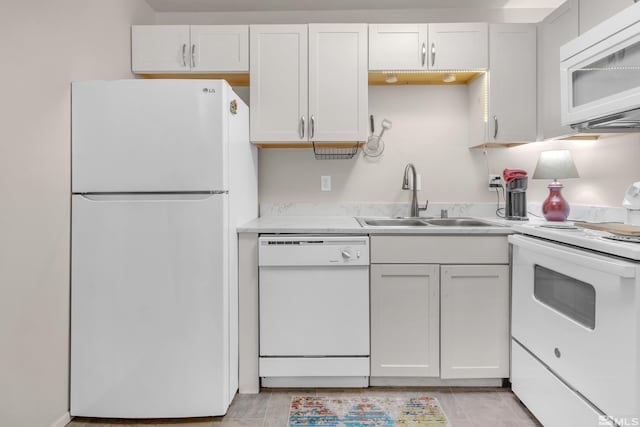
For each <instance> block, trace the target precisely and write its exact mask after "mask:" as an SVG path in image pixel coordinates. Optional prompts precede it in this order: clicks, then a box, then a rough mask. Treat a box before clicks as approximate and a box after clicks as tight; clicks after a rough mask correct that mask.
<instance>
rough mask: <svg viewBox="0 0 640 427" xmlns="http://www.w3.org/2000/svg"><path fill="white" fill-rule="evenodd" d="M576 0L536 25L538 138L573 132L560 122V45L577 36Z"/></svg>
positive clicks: (564, 4) (577, 14) (554, 136)
mask: <svg viewBox="0 0 640 427" xmlns="http://www.w3.org/2000/svg"><path fill="white" fill-rule="evenodd" d="M578 22H579V13H578V0H568V1H566V2H565V3H563V4H562V5H561V6H560V7H559V8H557V9H556V10H555V11H554V12H553V13H551V15H549V16H547V17H546V18H545V19H544V21H543V22H542V23H541V24H540V25H539V26H538V139H550V138H556V137H562V136H567V135H573V134H575V131H574V130H573V129H571V128H570V127H569V126H562V124H561V123H560V46H562V45H563V44H565V43H567V42H568V41H569V40H572V39H574V38H576V37H578Z"/></svg>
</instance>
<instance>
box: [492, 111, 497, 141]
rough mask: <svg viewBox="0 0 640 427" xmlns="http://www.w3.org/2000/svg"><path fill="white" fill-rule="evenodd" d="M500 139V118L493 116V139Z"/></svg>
mask: <svg viewBox="0 0 640 427" xmlns="http://www.w3.org/2000/svg"><path fill="white" fill-rule="evenodd" d="M497 137H498V116H493V139H496V138H497Z"/></svg>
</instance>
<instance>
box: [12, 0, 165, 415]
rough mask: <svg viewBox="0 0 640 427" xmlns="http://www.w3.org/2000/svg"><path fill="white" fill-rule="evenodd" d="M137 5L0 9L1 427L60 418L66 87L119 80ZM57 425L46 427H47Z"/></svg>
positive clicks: (87, 2) (78, 3)
mask: <svg viewBox="0 0 640 427" xmlns="http://www.w3.org/2000/svg"><path fill="white" fill-rule="evenodd" d="M153 22H154V13H153V11H151V10H150V8H149V7H148V6H147V4H146V3H145V2H144V1H143V0H109V1H100V0H58V1H50V0H3V1H2V2H1V4H0V40H1V42H0V57H1V58H2V61H1V62H2V71H0V75H1V76H2V78H1V79H0V117H1V119H0V122H1V123H2V124H1V125H0V195H1V196H2V199H1V200H2V201H1V202H0V236H1V237H0V292H1V295H0V425H2V426H11V427H20V426H25V427H27V426H28V427H41V426H44V427H48V426H52V425H60V424H61V423H63V421H64V418H65V415H66V413H67V411H68V376H69V368H68V363H69V361H68V356H69V352H68V346H69V222H70V218H69V203H70V165H69V160H70V114H69V112H70V96H69V94H70V92H69V88H70V82H71V81H72V80H82V79H102V78H104V79H115V78H130V77H131V74H130V72H129V70H130V59H129V58H130V54H129V52H130V47H129V46H130V39H129V26H130V25H131V24H132V23H153ZM56 423H57V424H56Z"/></svg>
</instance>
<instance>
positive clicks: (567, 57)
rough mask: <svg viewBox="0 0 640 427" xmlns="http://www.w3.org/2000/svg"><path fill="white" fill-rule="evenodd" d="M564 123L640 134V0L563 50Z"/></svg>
mask: <svg viewBox="0 0 640 427" xmlns="http://www.w3.org/2000/svg"><path fill="white" fill-rule="evenodd" d="M560 73H561V78H560V90H561V92H560V99H561V101H560V102H561V117H562V124H563V125H570V126H571V127H572V128H574V129H576V130H577V131H579V132H640V3H636V4H634V5H632V6H629V7H628V8H627V9H625V10H623V11H622V12H620V13H618V14H617V15H614V16H612V17H611V18H609V19H607V20H606V21H604V22H602V23H601V24H599V25H597V26H596V27H594V28H592V29H591V30H589V31H587V32H585V33H584V34H582V35H581V36H579V37H577V38H575V39H574V40H572V41H570V42H569V43H567V44H565V45H563V46H562V47H561V48H560Z"/></svg>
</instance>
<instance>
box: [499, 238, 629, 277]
mask: <svg viewBox="0 0 640 427" xmlns="http://www.w3.org/2000/svg"><path fill="white" fill-rule="evenodd" d="M509 242H510V243H511V244H513V245H514V246H519V247H521V248H524V249H529V250H531V251H534V252H537V253H539V254H542V255H545V256H548V257H552V258H555V259H557V260H562V261H567V262H569V263H572V264H578V265H580V266H582V267H586V268H589V269H592V270H598V271H602V272H604V273H610V274H614V275H616V276H618V277H622V278H624V279H633V278H634V277H636V274H637V267H636V265H635V264H632V263H630V262H625V261H618V260H616V259H615V258H607V257H604V256H602V255H597V254H592V253H589V252H585V251H582V250H578V249H573V248H569V247H564V246H561V245H559V244H555V243H548V242H544V241H541V240H540V241H539V240H535V239H533V238H531V237H525V236H518V235H511V236H509Z"/></svg>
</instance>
